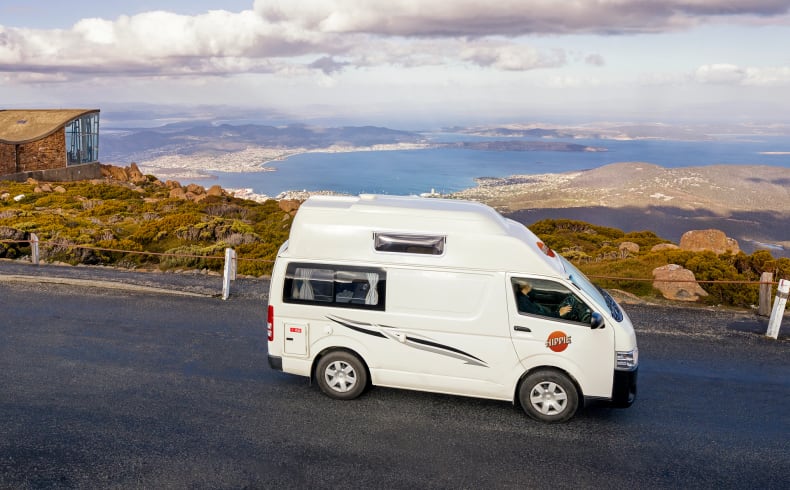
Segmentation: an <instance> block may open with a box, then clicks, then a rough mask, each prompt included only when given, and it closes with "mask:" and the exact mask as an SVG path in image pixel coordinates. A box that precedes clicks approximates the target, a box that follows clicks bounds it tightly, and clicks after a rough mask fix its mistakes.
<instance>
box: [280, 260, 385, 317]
mask: <svg viewBox="0 0 790 490" xmlns="http://www.w3.org/2000/svg"><path fill="white" fill-rule="evenodd" d="M386 284H387V282H386V272H385V271H384V270H383V269H376V268H366V267H351V266H333V265H326V264H301V263H291V264H289V265H288V268H287V270H286V274H285V284H284V287H283V301H284V302H286V303H305V304H313V305H324V306H335V307H341V308H363V309H372V310H383V309H384V300H385V296H386V294H385V293H386Z"/></svg>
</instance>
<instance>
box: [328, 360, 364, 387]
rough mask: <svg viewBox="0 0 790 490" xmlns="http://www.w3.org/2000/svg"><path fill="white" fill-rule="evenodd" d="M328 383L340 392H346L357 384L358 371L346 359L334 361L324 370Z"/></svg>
mask: <svg viewBox="0 0 790 490" xmlns="http://www.w3.org/2000/svg"><path fill="white" fill-rule="evenodd" d="M324 379H325V380H326V384H327V385H328V386H329V387H330V388H332V390H333V391H337V392H338V393H346V392H348V391H351V390H352V389H354V386H356V384H357V373H356V371H354V368H353V367H352V366H351V364H349V363H347V362H344V361H333V362H331V363H329V365H328V366H327V367H326V370H324Z"/></svg>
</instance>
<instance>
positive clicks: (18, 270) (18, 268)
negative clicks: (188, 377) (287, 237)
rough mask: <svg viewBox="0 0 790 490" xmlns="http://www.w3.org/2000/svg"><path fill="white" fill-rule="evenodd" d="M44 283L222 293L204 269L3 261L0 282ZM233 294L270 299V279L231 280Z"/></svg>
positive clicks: (219, 278) (208, 294)
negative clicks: (34, 263) (128, 268)
mask: <svg viewBox="0 0 790 490" xmlns="http://www.w3.org/2000/svg"><path fill="white" fill-rule="evenodd" d="M3 281H5V282H8V281H15V282H42V283H60V284H71V285H74V286H78V287H95V288H105V289H127V290H133V291H142V292H145V291H158V292H161V293H163V294H178V295H195V296H205V297H221V296H222V276H221V275H218V274H216V273H206V272H201V271H180V272H161V271H135V270H126V269H119V268H114V267H97V266H84V265H77V266H71V265H58V264H41V265H33V264H31V263H29V262H22V261H12V260H0V282H3ZM230 296H231V297H238V298H252V299H261V300H267V299H268V297H269V278H268V277H263V278H256V277H239V276H237V278H236V280H235V281H232V282H231V286H230Z"/></svg>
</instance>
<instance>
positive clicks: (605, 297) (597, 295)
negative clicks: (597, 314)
mask: <svg viewBox="0 0 790 490" xmlns="http://www.w3.org/2000/svg"><path fill="white" fill-rule="evenodd" d="M558 256H559V258H560V263H562V267H563V268H564V269H565V273H566V274H567V275H568V279H570V281H571V283H573V285H574V286H576V287H577V288H579V289H580V290H582V291H584V292H585V293H586V294H587V296H589V297H590V298H591V299H592V300H593V301H594V302H595V304H596V306H597V307H598V308H600V309H602V310H606V311H608V312H609V313H610V314H611V315H612V318H614V319H615V320H616V321H617V322H621V321H623V314H622V311H621V310H620V307H619V306H618V305H617V302H615V300H614V299H613V298H612V297H611V296H610V295H609V293H607V292H606V291H604V290H603V289H601V288H599V287H598V286H596V285H595V284H593V283H592V282H591V281H590V279H589V278H588V277H587V276H585V275H584V273H583V272H582V271H580V270H579V269H577V268H576V266H575V265H573V264H572V263H570V261H568V259H566V258H565V257H563V256H562V255H559V254H558Z"/></svg>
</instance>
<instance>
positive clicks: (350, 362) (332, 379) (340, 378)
mask: <svg viewBox="0 0 790 490" xmlns="http://www.w3.org/2000/svg"><path fill="white" fill-rule="evenodd" d="M316 378H317V380H318V386H319V387H320V388H321V391H323V392H324V393H325V394H326V395H328V396H329V397H331V398H336V399H338V400H352V399H354V398H356V397H358V396H359V395H361V394H362V392H363V391H365V387H366V386H367V384H368V373H367V371H366V370H365V366H364V365H363V364H362V361H360V360H359V358H358V357H357V356H355V355H354V354H351V353H350V352H345V351H335V352H330V353H328V354H326V355H324V356H323V357H322V358H321V360H319V361H318V365H317V366H316Z"/></svg>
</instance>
